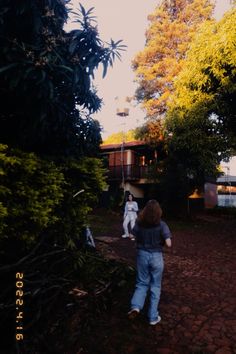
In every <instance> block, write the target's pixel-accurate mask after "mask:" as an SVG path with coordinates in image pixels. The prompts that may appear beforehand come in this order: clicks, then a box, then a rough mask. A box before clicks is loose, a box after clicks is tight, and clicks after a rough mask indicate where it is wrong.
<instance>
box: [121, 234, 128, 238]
mask: <svg viewBox="0 0 236 354" xmlns="http://www.w3.org/2000/svg"><path fill="white" fill-rule="evenodd" d="M121 237H122V238H128V237H129V235H128V236H127V235H126V234H124V235H122V236H121Z"/></svg>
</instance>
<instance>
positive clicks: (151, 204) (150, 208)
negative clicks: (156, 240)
mask: <svg viewBox="0 0 236 354" xmlns="http://www.w3.org/2000/svg"><path fill="white" fill-rule="evenodd" d="M161 216H162V209H161V207H160V204H159V203H158V202H157V201H156V200H155V199H151V200H149V201H148V202H147V204H146V205H145V207H144V208H143V210H142V211H141V212H140V213H139V216H138V219H137V222H138V224H139V225H140V226H143V227H153V226H156V225H158V224H160V220H161Z"/></svg>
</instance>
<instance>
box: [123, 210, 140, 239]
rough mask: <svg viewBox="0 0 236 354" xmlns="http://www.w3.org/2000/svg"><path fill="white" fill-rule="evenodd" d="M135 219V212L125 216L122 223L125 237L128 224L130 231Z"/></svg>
mask: <svg viewBox="0 0 236 354" xmlns="http://www.w3.org/2000/svg"><path fill="white" fill-rule="evenodd" d="M136 218H137V214H136V213H135V212H128V214H127V215H126V217H125V219H124V222H123V228H124V232H125V234H126V236H127V237H128V236H129V229H128V225H129V223H130V228H131V230H132V228H133V227H134V225H135V220H136Z"/></svg>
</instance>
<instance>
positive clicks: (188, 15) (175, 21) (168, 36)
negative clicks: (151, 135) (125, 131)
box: [133, 0, 213, 118]
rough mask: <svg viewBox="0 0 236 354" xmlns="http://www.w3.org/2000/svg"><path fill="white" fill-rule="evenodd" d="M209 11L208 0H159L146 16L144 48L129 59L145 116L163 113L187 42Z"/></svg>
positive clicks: (210, 9) (182, 59) (207, 16)
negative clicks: (147, 26)
mask: <svg viewBox="0 0 236 354" xmlns="http://www.w3.org/2000/svg"><path fill="white" fill-rule="evenodd" d="M212 11H213V5H212V2H211V1H209V0H162V1H161V3H160V5H159V6H158V7H156V9H155V11H154V12H153V13H152V14H151V15H149V17H148V19H149V21H150V24H149V28H148V30H147V31H146V45H145V48H144V50H143V51H141V52H140V53H138V54H137V55H136V57H135V58H134V60H133V68H134V70H135V73H136V77H137V82H138V85H139V86H138V89H137V92H136V97H137V99H138V101H140V102H142V105H143V107H144V109H145V110H146V113H147V117H148V118H157V117H160V116H162V115H163V114H164V113H165V112H166V107H167V102H168V99H169V97H170V94H171V93H172V91H173V83H174V80H175V78H176V77H177V75H178V74H179V72H180V71H181V69H182V67H183V63H184V60H185V57H186V52H187V50H188V49H189V45H190V43H191V42H192V40H193V37H194V35H195V34H196V31H197V30H198V28H199V26H200V25H201V24H202V23H203V22H204V21H205V20H209V19H210V18H211V15H212Z"/></svg>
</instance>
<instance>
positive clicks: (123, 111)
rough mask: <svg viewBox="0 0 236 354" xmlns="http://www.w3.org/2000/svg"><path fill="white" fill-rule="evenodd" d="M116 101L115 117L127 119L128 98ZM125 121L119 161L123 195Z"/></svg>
mask: <svg viewBox="0 0 236 354" xmlns="http://www.w3.org/2000/svg"><path fill="white" fill-rule="evenodd" d="M116 100H117V101H118V107H117V109H116V115H117V116H119V117H124V118H125V117H127V116H128V115H129V108H128V107H126V105H127V103H128V102H129V101H128V97H126V98H125V99H123V100H120V99H119V97H117V98H116ZM124 126H125V121H124V122H123V128H122V141H121V147H120V160H121V179H122V182H121V185H122V188H123V191H124V195H125V171H124V145H125V131H124V130H125V128H124Z"/></svg>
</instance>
